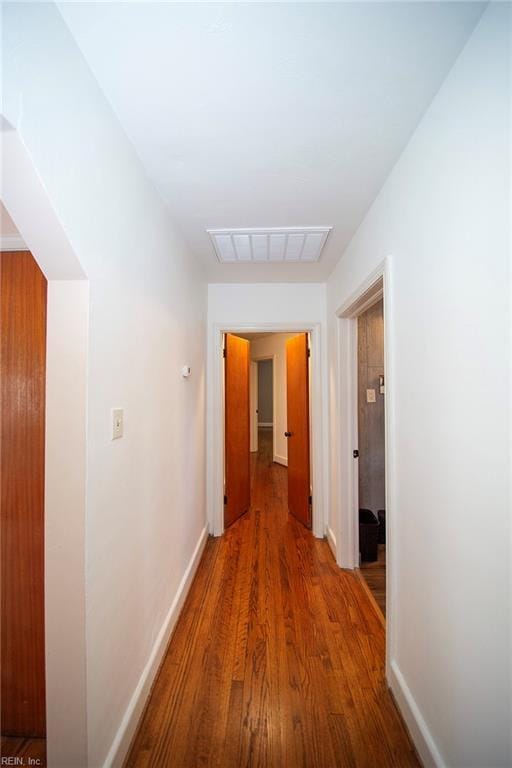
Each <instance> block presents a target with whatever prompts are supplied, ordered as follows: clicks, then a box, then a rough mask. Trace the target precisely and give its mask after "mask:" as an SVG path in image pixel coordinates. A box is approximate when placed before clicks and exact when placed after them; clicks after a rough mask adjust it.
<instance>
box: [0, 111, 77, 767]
mask: <svg viewBox="0 0 512 768" xmlns="http://www.w3.org/2000/svg"><path fill="white" fill-rule="evenodd" d="M0 133H1V135H2V141H3V144H4V149H5V152H4V164H3V169H2V170H3V185H2V200H3V202H4V203H5V206H6V208H7V210H8V211H9V213H10V214H11V215H12V217H13V219H14V221H15V223H16V225H17V227H18V229H19V230H20V232H21V235H20V238H19V239H18V242H17V247H16V248H13V247H12V246H13V245H14V243H12V242H11V243H10V244H9V245H10V246H11V250H18V249H20V250H29V251H30V252H31V253H32V255H33V257H34V258H35V260H36V261H37V263H38V264H39V267H40V269H41V271H42V272H43V274H44V275H45V277H46V279H47V281H48V286H47V290H48V294H47V315H46V404H45V406H46V428H45V431H46V439H45V493H44V506H45V509H44V516H45V517H44V541H45V553H44V561H45V571H44V578H45V656H46V753H47V763H48V765H86V764H87V698H86V677H87V670H86V628H85V616H86V610H85V592H86V567H85V566H86V563H85V538H86V525H85V523H86V476H87V471H86V470H87V370H88V367H87V366H88V362H87V361H88V336H89V282H88V280H87V275H86V274H85V273H84V272H83V269H82V267H81V265H80V263H79V261H78V259H77V256H76V254H75V252H74V250H73V248H72V245H71V243H70V242H69V240H68V238H67V235H66V233H65V231H64V230H63V228H62V225H61V223H60V221H59V220H58V217H57V216H56V214H55V210H54V208H53V206H52V204H51V201H50V199H49V198H48V194H47V192H46V189H45V188H44V186H43V184H42V182H41V179H40V177H39V174H38V172H37V170H36V168H35V167H34V165H33V161H32V158H31V157H30V155H29V154H28V152H27V149H26V147H25V145H24V143H23V140H22V138H21V136H20V135H19V133H18V131H17V130H15V129H14V128H13V127H12V126H11V125H10V124H9V123H8V122H7V121H6V120H5V118H3V117H2V116H1V115H0ZM62 435H66V439H65V440H63V439H62ZM63 584H65V588H63Z"/></svg>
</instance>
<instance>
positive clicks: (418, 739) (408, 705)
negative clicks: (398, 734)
mask: <svg viewBox="0 0 512 768" xmlns="http://www.w3.org/2000/svg"><path fill="white" fill-rule="evenodd" d="M388 684H389V687H390V688H391V690H392V692H393V696H394V697H395V700H396V703H397V705H398V708H399V710H400V712H401V714H402V717H403V718H404V720H405V723H406V725H407V727H408V729H409V733H410V734H411V738H412V740H413V742H414V746H415V747H416V749H417V750H418V754H419V756H420V758H421V761H422V763H423V765H424V766H425V768H446V763H445V762H444V760H443V758H442V757H441V753H440V752H439V750H438V748H437V746H436V743H435V741H434V739H433V738H432V734H431V733H430V731H429V729H428V726H427V724H426V722H425V720H424V718H423V715H422V714H421V712H420V709H419V707H418V705H417V704H416V702H415V700H414V697H413V695H412V693H411V691H410V689H409V686H408V685H407V683H406V682H405V679H404V676H403V675H402V673H401V672H400V669H399V668H398V664H397V663H396V661H395V660H394V659H393V660H392V661H391V664H390V665H389V676H388Z"/></svg>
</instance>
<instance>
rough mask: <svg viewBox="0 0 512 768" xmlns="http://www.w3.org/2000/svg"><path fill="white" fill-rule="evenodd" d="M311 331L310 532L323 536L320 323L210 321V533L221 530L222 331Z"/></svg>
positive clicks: (323, 485) (222, 529) (208, 443)
mask: <svg viewBox="0 0 512 768" xmlns="http://www.w3.org/2000/svg"><path fill="white" fill-rule="evenodd" d="M301 332H307V333H309V334H310V335H311V358H310V360H311V382H310V386H311V425H310V427H311V449H312V450H311V459H310V460H311V484H312V486H313V491H312V496H313V517H312V532H313V534H314V536H316V537H317V538H323V537H324V536H325V521H326V519H327V517H326V508H325V507H326V499H327V488H326V484H327V483H326V477H327V475H326V473H325V471H324V470H325V467H326V462H327V455H326V454H325V456H324V422H323V404H322V346H321V343H322V339H321V324H320V323H311V322H309V323H308V322H306V323H213V324H212V326H211V331H210V334H209V339H208V351H209V355H208V357H209V370H210V372H211V389H210V391H209V396H210V398H211V399H209V402H208V413H207V418H208V438H207V447H206V450H207V519H208V528H209V531H210V533H211V534H212V535H213V536H222V534H223V533H224V375H223V374H224V358H223V356H222V338H223V334H224V333H235V334H236V333H242V334H243V333H301Z"/></svg>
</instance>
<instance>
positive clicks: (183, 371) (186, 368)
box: [181, 365, 192, 379]
mask: <svg viewBox="0 0 512 768" xmlns="http://www.w3.org/2000/svg"><path fill="white" fill-rule="evenodd" d="M191 373H192V370H191V368H190V365H184V366H183V368H182V369H181V375H182V376H183V378H184V379H189V378H190V374H191Z"/></svg>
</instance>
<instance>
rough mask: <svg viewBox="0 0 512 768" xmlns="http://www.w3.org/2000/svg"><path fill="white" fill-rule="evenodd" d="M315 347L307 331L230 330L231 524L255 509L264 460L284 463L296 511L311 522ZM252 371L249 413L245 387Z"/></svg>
mask: <svg viewBox="0 0 512 768" xmlns="http://www.w3.org/2000/svg"><path fill="white" fill-rule="evenodd" d="M309 355H310V339H309V334H308V333H306V332H302V333H272V332H262V333H238V334H236V333H235V334H226V338H225V341H224V366H225V392H226V402H225V443H226V444H225V462H226V463H225V487H224V505H225V512H224V519H225V525H226V526H227V525H231V524H232V523H233V522H234V521H235V520H237V519H238V518H239V517H240V516H241V515H242V514H244V513H245V512H246V511H247V510H248V509H249V507H250V505H251V503H252V493H250V492H249V486H250V488H251V491H252V488H253V484H254V477H253V476H254V473H255V471H256V470H255V468H256V467H257V466H259V465H260V464H261V463H262V462H263V463H265V464H266V463H268V464H269V465H271V464H276V465H280V466H281V467H282V468H283V469H285V477H286V478H287V480H286V483H285V487H286V488H287V491H288V503H287V506H288V508H289V511H290V512H291V513H292V514H293V515H295V517H297V518H298V519H299V520H300V521H301V522H302V523H303V524H304V525H305V526H306V527H308V528H310V527H311V519H312V488H311V480H310V478H311V468H310V429H309V423H310V393H309V380H310V376H309V368H310V362H309ZM235 372H236V373H235ZM246 376H247V381H248V389H249V392H248V396H249V400H248V414H247V416H248V419H247V416H246V407H245V395H244V394H243V392H244V391H246V390H245V387H246V384H245V378H246ZM242 381H243V383H241V382H242ZM238 390H241V392H239V391H238ZM247 420H248V423H249V436H248V441H247V447H246V442H245V438H243V439H241V433H242V432H243V433H245V430H246V425H247ZM246 451H247V453H246ZM249 453H250V455H251V461H250V462H249ZM256 458H257V460H256ZM248 462H249V463H248ZM246 467H248V468H249V471H248V473H247V476H246V472H247V470H246V469H245V468H246ZM249 475H251V477H250V479H249ZM241 488H242V489H243V488H247V492H246V491H243V492H240V489H241ZM235 505H236V508H235Z"/></svg>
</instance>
